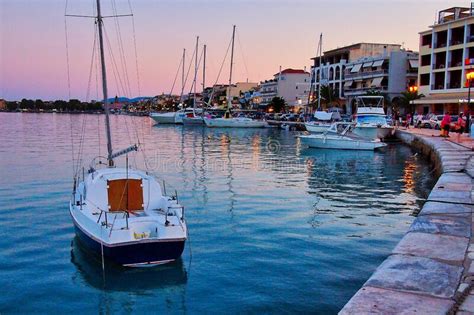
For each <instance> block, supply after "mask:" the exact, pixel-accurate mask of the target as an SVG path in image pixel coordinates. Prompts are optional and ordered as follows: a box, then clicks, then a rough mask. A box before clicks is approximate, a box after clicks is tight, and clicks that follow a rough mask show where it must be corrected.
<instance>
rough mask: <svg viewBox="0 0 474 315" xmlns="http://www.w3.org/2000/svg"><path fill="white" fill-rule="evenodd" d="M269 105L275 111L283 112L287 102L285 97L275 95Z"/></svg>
mask: <svg viewBox="0 0 474 315" xmlns="http://www.w3.org/2000/svg"><path fill="white" fill-rule="evenodd" d="M268 106H269V107H271V108H273V112H275V113H281V112H282V111H284V110H285V106H286V102H285V100H284V99H283V98H281V97H276V96H275V97H274V98H272V100H271V101H270V103H269V104H268Z"/></svg>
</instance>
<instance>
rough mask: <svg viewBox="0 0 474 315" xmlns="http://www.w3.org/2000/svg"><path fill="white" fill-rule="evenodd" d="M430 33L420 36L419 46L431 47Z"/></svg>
mask: <svg viewBox="0 0 474 315" xmlns="http://www.w3.org/2000/svg"><path fill="white" fill-rule="evenodd" d="M431 38H432V36H431V34H428V35H423V36H421V46H430V47H431Z"/></svg>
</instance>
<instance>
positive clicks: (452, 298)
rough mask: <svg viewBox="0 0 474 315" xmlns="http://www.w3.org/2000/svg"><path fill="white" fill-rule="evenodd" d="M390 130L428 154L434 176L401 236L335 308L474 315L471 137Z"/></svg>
mask: <svg viewBox="0 0 474 315" xmlns="http://www.w3.org/2000/svg"><path fill="white" fill-rule="evenodd" d="M396 135H397V137H398V138H400V139H401V140H402V141H403V142H405V143H407V144H409V145H411V146H413V147H415V148H417V149H418V150H420V151H421V152H422V153H423V154H426V155H427V156H429V157H430V159H431V160H432V161H433V164H434V166H435V168H436V172H437V174H438V175H439V178H438V181H437V183H436V185H435V187H434V188H433V190H432V191H431V193H430V195H429V197H428V199H427V201H426V203H425V204H424V206H423V208H422V210H421V212H420V213H419V215H418V217H417V218H416V219H415V220H414V222H413V223H412V225H411V227H410V229H409V230H408V231H407V233H406V234H405V236H404V237H403V238H402V240H401V241H400V242H399V243H398V245H397V246H396V247H395V248H394V249H393V251H392V253H391V254H390V255H389V257H388V258H387V259H386V260H385V261H384V262H383V263H382V264H381V265H380V266H379V267H378V268H377V269H376V271H375V272H374V274H373V275H372V276H371V277H370V278H369V280H367V282H366V283H365V284H364V285H363V286H362V288H361V289H360V290H359V291H358V292H357V293H356V294H355V295H354V296H353V297H352V298H351V299H350V300H349V302H348V303H347V304H346V305H345V306H344V308H343V309H342V310H341V311H340V313H339V314H368V313H370V314H466V315H467V314H470V315H474V262H473V261H474V239H473V235H474V217H473V210H474V194H473V187H474V151H473V146H474V141H472V139H470V138H467V137H465V136H463V137H462V138H461V142H460V143H457V142H456V141H455V140H456V135H455V134H451V137H450V138H449V139H445V138H441V137H439V132H437V131H434V130H433V131H432V130H420V129H411V130H397V131H396ZM451 139H452V140H451Z"/></svg>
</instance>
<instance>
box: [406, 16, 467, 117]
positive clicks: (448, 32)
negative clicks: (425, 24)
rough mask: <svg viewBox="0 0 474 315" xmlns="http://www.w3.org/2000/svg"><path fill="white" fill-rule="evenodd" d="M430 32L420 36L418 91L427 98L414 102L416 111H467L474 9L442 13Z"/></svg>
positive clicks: (425, 112) (437, 112)
mask: <svg viewBox="0 0 474 315" xmlns="http://www.w3.org/2000/svg"><path fill="white" fill-rule="evenodd" d="M429 28H430V29H429V30H427V31H423V32H420V33H419V34H420V56H419V63H420V68H419V73H418V85H419V88H418V91H419V93H422V94H424V95H425V96H426V97H424V98H421V99H419V100H415V101H414V103H415V104H416V110H417V112H418V113H423V114H427V113H436V114H442V113H445V112H447V111H449V112H450V113H452V114H456V113H458V112H459V111H466V110H467V109H468V108H467V101H468V100H467V97H468V96H467V94H468V82H467V80H466V77H467V75H468V73H471V72H473V71H474V16H473V9H472V7H470V8H468V7H452V8H448V9H445V10H442V11H440V12H439V13H438V16H437V21H436V23H435V24H434V25H431V26H429ZM472 99H473V98H472V97H471V100H472ZM472 109H473V107H471V108H470V110H471V112H472Z"/></svg>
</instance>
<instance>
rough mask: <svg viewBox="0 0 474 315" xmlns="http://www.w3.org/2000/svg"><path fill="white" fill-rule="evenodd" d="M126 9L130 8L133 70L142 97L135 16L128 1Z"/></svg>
mask: <svg viewBox="0 0 474 315" xmlns="http://www.w3.org/2000/svg"><path fill="white" fill-rule="evenodd" d="M128 7H129V8H130V14H131V15H132V33H133V47H134V48H135V68H136V70H137V86H138V95H139V96H140V95H142V92H141V86H140V71H139V69H138V53H137V36H136V32H135V16H134V15H133V10H132V4H131V3H130V0H128Z"/></svg>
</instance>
